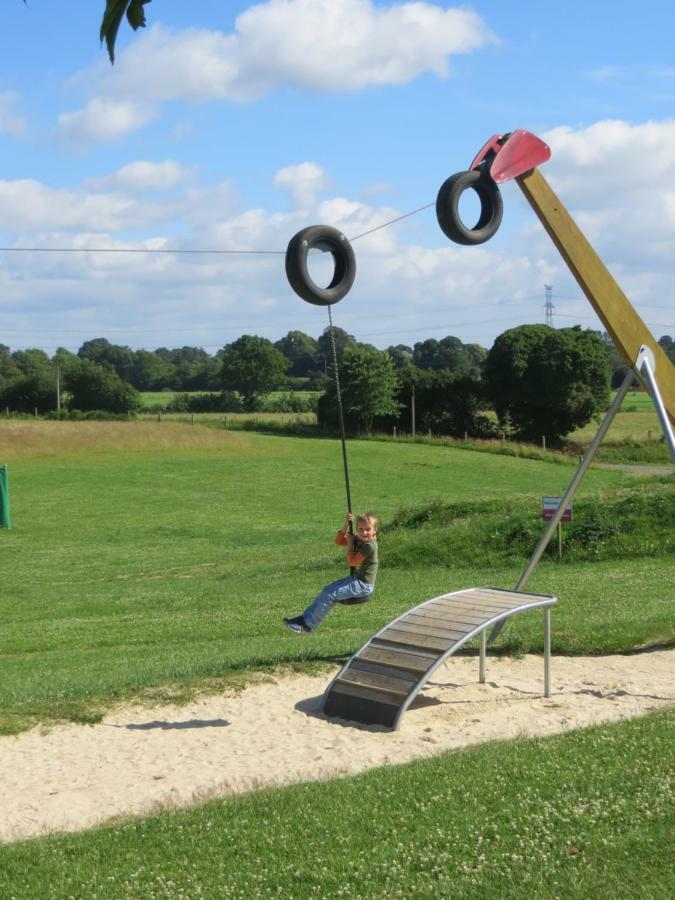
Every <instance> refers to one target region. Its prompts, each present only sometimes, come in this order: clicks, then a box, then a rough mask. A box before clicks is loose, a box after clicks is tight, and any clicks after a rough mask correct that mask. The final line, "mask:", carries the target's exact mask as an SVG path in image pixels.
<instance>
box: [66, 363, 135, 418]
mask: <svg viewBox="0 0 675 900" xmlns="http://www.w3.org/2000/svg"><path fill="white" fill-rule="evenodd" d="M65 386H66V389H67V390H68V392H69V394H70V400H69V402H68V406H69V407H70V409H80V410H83V411H85V412H86V411H89V410H94V409H102V410H105V411H106V412H114V413H123V412H133V411H135V410H136V409H138V408H139V407H140V405H141V398H140V396H139V393H138V391H137V390H136V388H134V387H133V386H132V385H130V384H128V383H127V382H126V381H123V380H122V379H121V378H120V377H119V375H118V374H117V372H115V371H114V369H110V368H108V367H106V366H99V365H98V364H97V363H95V362H92V361H91V360H89V359H81V360H80V363H79V365H77V366H75V367H73V368H72V369H71V370H70V371H69V372H68V374H67V375H66V385H65Z"/></svg>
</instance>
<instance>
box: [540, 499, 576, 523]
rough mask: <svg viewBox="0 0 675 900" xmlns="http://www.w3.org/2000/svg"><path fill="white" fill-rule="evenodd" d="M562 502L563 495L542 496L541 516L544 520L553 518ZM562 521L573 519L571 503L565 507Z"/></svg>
mask: <svg viewBox="0 0 675 900" xmlns="http://www.w3.org/2000/svg"><path fill="white" fill-rule="evenodd" d="M561 503H562V497H542V498H541V517H542V519H544V521H546V522H548V520H549V519H552V518H553V516H554V515H555V514H556V512H557V511H558V508H559V506H560V504H561ZM560 521H561V522H571V521H572V505H571V504H570V505H569V506H567V507H566V508H565V511H564V512H563V514H562V516H561V517H560Z"/></svg>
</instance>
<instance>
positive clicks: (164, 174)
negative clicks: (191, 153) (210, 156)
mask: <svg viewBox="0 0 675 900" xmlns="http://www.w3.org/2000/svg"><path fill="white" fill-rule="evenodd" d="M193 174H194V169H192V168H189V167H187V166H184V165H183V164H182V163H179V162H176V161H175V160H173V159H167V160H165V161H164V162H150V161H147V160H139V161H137V162H133V163H129V164H128V165H126V166H122V167H121V168H120V169H118V170H117V171H116V172H114V173H113V174H112V175H107V176H105V177H104V178H92V179H89V180H88V181H87V182H85V187H86V188H90V189H92V188H93V189H97V190H100V189H108V190H110V189H112V190H117V189H122V190H126V189H129V190H132V191H148V190H159V191H164V190H169V189H170V188H173V187H176V186H177V185H179V184H181V183H182V182H184V181H187V180H189V179H190V178H191V177H192V176H193Z"/></svg>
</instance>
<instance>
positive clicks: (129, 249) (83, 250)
mask: <svg viewBox="0 0 675 900" xmlns="http://www.w3.org/2000/svg"><path fill="white" fill-rule="evenodd" d="M0 252H5V253H166V254H169V255H179V254H203V255H207V254H210V255H219V254H228V255H233V256H236V255H241V254H243V255H247V254H248V255H251V256H256V255H262V256H270V255H273V256H278V255H281V256H283V255H284V254H285V253H286V251H285V250H217V249H215V250H166V249H163V248H162V249H159V248H153V247H0Z"/></svg>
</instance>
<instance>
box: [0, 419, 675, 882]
mask: <svg viewBox="0 0 675 900" xmlns="http://www.w3.org/2000/svg"><path fill="white" fill-rule="evenodd" d="M349 454H350V476H351V481H352V493H353V498H354V505H355V507H356V508H358V509H361V508H364V507H366V508H369V509H373V510H374V511H376V512H377V513H378V514H379V516H380V518H381V521H382V524H383V528H382V534H381V555H382V559H383V566H382V575H381V580H380V582H379V584H378V591H377V593H376V595H375V598H374V600H373V601H372V602H371V603H369V604H366V605H365V606H361V607H351V608H350V607H345V608H342V607H340V608H338V609H336V611H335V612H334V614H333V615H332V616H331V617H330V618H329V619H328V620H327V621H326V623H325V625H324V626H323V627H322V628H321V630H320V631H318V632H317V633H316V634H315V635H312V636H311V638H308V639H307V640H303V641H299V640H297V638H295V637H294V636H293V635H291V634H289V633H287V632H285V631H284V630H283V629H282V627H281V623H280V620H281V617H282V616H283V615H285V614H288V613H296V612H299V611H300V610H301V609H302V607H303V606H304V604H305V603H306V602H307V601H308V600H309V599H311V597H312V596H313V594H314V593H315V592H316V590H317V589H318V588H319V587H321V586H322V585H323V584H324V583H326V582H327V581H328V580H330V579H332V578H335V577H338V576H339V575H340V574H342V573H343V572H344V562H343V560H342V554H341V553H340V552H339V551H338V550H337V548H335V547H334V546H333V545H332V540H333V535H334V532H335V529H336V527H337V526H338V525H339V524H340V521H341V518H342V515H343V511H344V506H345V500H344V484H343V479H342V462H341V457H340V449H339V443H338V442H336V441H334V440H318V439H317V440H313V439H293V438H290V437H273V436H268V435H263V434H258V433H242V432H233V433H228V432H225V431H223V430H222V429H207V428H196V427H191V426H189V425H180V424H175V423H171V422H166V421H165V422H162V423H153V422H129V423H123V422H122V423H100V422H82V423H69V422H32V421H25V422H24V421H19V422H16V421H8V422H0V463H3V462H6V463H8V465H9V472H10V485H11V499H12V529H11V530H9V531H0V553H2V570H1V574H0V587H1V589H2V591H1V594H0V733H5V734H11V733H12V732H17V731H20V730H22V729H24V728H26V727H28V726H29V725H30V724H32V723H33V722H35V721H44V722H53V721H57V720H64V719H65V720H73V721H83V722H86V721H94V720H97V719H98V718H99V717H100V715H101V712H102V711H103V710H104V709H105V708H106V707H107V706H109V705H110V704H111V703H112V702H114V701H116V700H119V699H124V698H131V697H132V696H145V697H150V698H154V699H156V700H158V701H161V700H163V699H166V698H167V697H169V696H171V697H174V698H175V697H176V696H179V695H180V693H181V692H185V693H187V692H189V691H190V690H194V689H207V690H208V689H213V690H217V689H218V688H219V686H222V684H223V683H225V682H226V681H228V680H231V679H237V678H238V679H245V678H246V676H247V674H250V673H251V672H252V671H254V670H270V669H273V668H274V667H275V666H277V665H279V664H284V665H291V666H296V667H298V666H299V667H316V666H327V665H331V666H332V665H335V663H336V662H338V661H340V660H342V659H344V657H345V656H346V655H347V654H349V653H350V652H352V651H353V650H354V649H355V648H356V647H357V646H358V645H359V644H360V643H361V642H362V641H363V640H365V639H366V638H367V637H368V635H369V634H372V633H373V631H374V630H376V629H377V628H379V627H380V626H381V625H382V624H384V623H385V622H386V621H387V620H389V619H390V618H392V617H393V616H394V615H396V614H398V613H400V612H402V611H403V610H405V609H407V608H409V607H410V606H412V605H414V604H415V603H419V602H421V601H422V600H425V599H428V598H430V597H432V596H435V595H437V594H440V593H444V592H446V591H449V590H454V589H459V588H465V587H471V586H479V585H483V584H485V585H493V586H496V587H512V586H513V585H514V584H515V582H516V580H517V579H518V576H519V575H520V573H521V571H522V569H523V567H524V565H525V562H526V560H527V557H528V555H529V552H530V551H531V549H532V545H533V544H532V538H533V536H534V535H535V533H536V532H538V530H539V528H540V526H541V522H540V521H539V519H538V516H539V508H540V499H541V496H542V495H559V494H561V493H562V492H563V490H564V488H565V486H566V485H567V483H568V481H569V480H570V478H571V476H572V473H573V466H572V465H571V464H570V465H566V464H564V463H560V462H557V463H554V462H547V461H546V460H538V459H523V458H516V457H511V456H500V455H495V454H486V453H477V452H472V451H470V450H467V449H462V448H458V447H452V446H442V445H436V446H434V445H425V444H415V443H396V442H393V441H388V442H378V441H363V442H351V443H350V445H349ZM674 494H675V479H673V478H672V477H670V478H661V479H636V478H635V477H634V476H632V475H629V474H626V473H625V472H621V471H605V470H591V471H590V472H589V473H588V476H587V478H586V480H585V481H584V484H583V486H582V489H581V490H580V491H579V493H578V495H577V496H578V500H576V501H575V528H576V529H577V530H576V531H574V530H573V529H572V528H570V529H569V530H568V531H565V555H564V556H563V560H562V561H558V560H557V559H556V558H555V555H553V556H551V557H548V558H546V559H545V560H544V561H543V562H542V564H541V565H540V567H539V568H538V570H537V571H536V573H535V575H534V576H533V578H532V579H531V581H530V582H529V584H528V586H527V587H528V590H533V591H550V592H553V593H555V594H556V595H557V596H558V597H559V603H558V606H557V607H556V609H555V610H554V615H553V645H554V650H555V652H567V653H602V652H607V651H610V650H611V651H621V650H629V649H633V648H637V647H644V646H650V645H658V644H664V643H665V644H671V643H672V642H673V626H672V609H671V605H672V584H673V583H674V582H675V553H674V552H673V548H672V539H673V534H672V529H671V531H670V534H669V531H668V523H669V522H670V523H671V525H672V521H673V518H672V502H673V495H674ZM669 517H670V518H669ZM618 519H620V520H621V522H622V527H623V530H621V529H618V530H617V529H615V528H614V527H613V523H614V522H615V520H618ZM499 646H500V647H501V648H502V650H503V651H504V652H522V651H526V650H535V651H537V650H541V647H542V635H541V616H540V615H539V616H536V615H535V614H532V615H530V616H528V615H527V614H524V615H522V616H518V617H517V620H514V622H513V623H512V624H510V625H509V626H508V627H507V628H506V629H504V632H503V633H502V636H501V637H500V642H499ZM668 721H669V717H668V715H667V714H661V715H656V716H652V717H647V718H645V719H641V720H637V721H635V722H630V723H623V724H621V725H612V726H607V727H604V728H598V729H591V730H588V731H580V732H576V733H573V734H568V735H565V736H561V737H556V738H548V739H546V740H541V741H517V742H512V743H508V744H490V745H486V746H484V747H480V748H476V749H475V750H471V751H468V752H464V753H461V754H450V755H446V756H443V757H438V758H436V759H432V760H429V761H427V762H420V763H415V764H413V765H410V766H404V767H400V768H385V769H381V770H376V771H373V772H370V773H367V774H365V775H362V776H359V777H358V778H355V779H347V780H341V781H338V782H334V783H327V784H308V785H304V786H298V787H293V788H288V789H285V790H283V791H263V792H260V793H259V794H254V795H251V796H246V797H242V798H239V799H237V800H232V801H218V802H214V803H210V804H208V805H206V806H204V807H201V808H199V809H195V810H192V811H190V812H187V813H186V812H181V813H171V814H166V815H163V816H160V817H156V818H151V819H144V820H139V821H134V822H130V823H128V824H119V825H118V826H116V827H113V828H108V829H98V830H95V831H93V832H91V833H87V834H83V835H72V836H63V837H50V838H45V839H39V840H34V841H30V842H27V843H19V844H16V845H11V846H6V847H1V848H0V896H3V897H4V896H7V897H11V896H16V897H31V898H32V897H42V896H45V897H64V898H66V897H71V896H73V897H82V898H85V897H86V898H89V897H93V896H94V895H95V896H97V897H134V898H135V897H144V898H145V897H160V896H162V897H176V898H178V897H199V896H205V897H221V896H244V897H248V896H272V895H274V896H278V895H281V896H289V897H310V896H319V895H321V896H329V897H337V896H350V897H381V896H400V895H404V894H412V895H415V896H420V897H439V896H457V897H465V896H476V897H488V896H489V897H510V896H514V897H515V896H541V897H565V896H570V897H579V896H582V897H585V896H588V897H591V896H593V895H595V896H612V897H614V896H621V897H633V896H635V897H655V898H656V897H662V896H663V897H666V896H671V895H672V887H673V884H672V864H668V863H667V861H666V860H665V859H664V854H663V849H662V844H663V842H664V841H665V840H666V836H667V829H668V823H667V819H666V801H667V800H668V799H669V798H671V795H669V794H668V788H667V785H666V782H665V780H664V773H665V771H666V768H667V767H668V766H672V739H671V741H670V743H668V741H667V734H668V731H667V724H668ZM669 754H670V755H669ZM299 848H300V852H299ZM318 884H321V885H322V886H323V887H322V888H321V889H319V888H317V885H318Z"/></svg>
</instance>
